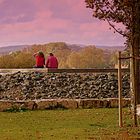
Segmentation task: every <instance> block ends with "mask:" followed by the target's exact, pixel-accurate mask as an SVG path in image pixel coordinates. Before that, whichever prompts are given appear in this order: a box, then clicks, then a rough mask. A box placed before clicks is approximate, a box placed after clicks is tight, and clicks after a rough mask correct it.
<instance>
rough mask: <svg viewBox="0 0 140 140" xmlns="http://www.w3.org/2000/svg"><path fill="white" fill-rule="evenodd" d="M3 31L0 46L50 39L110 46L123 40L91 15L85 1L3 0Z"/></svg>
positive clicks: (0, 9)
mask: <svg viewBox="0 0 140 140" xmlns="http://www.w3.org/2000/svg"><path fill="white" fill-rule="evenodd" d="M5 9H6V10H5ZM0 30H1V31H0V38H1V42H0V45H1V46H2V45H7V44H14V43H15V44H28V43H30V44H31V43H32V44H34V43H40V42H41V43H43V42H44V43H46V42H51V41H65V42H69V43H78V44H79V43H87V44H91V43H92V44H103V43H104V44H109V45H110V44H111V45H112V44H119V45H120V44H123V42H124V40H123V38H122V37H120V36H119V35H118V34H113V31H110V30H109V26H108V24H107V23H105V22H102V21H99V20H97V19H94V18H93V17H92V11H91V10H89V9H86V7H85V3H84V0H83V1H82V0H75V1H72V0H59V1H56V0H22V1H19V0H10V1H9V0H3V1H0Z"/></svg>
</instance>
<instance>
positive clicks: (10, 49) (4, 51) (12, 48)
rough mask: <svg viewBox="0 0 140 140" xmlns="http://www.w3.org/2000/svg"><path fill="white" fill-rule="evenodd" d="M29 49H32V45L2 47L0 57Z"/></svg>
mask: <svg viewBox="0 0 140 140" xmlns="http://www.w3.org/2000/svg"><path fill="white" fill-rule="evenodd" d="M28 47H30V45H16V46H6V47H0V55H3V54H8V53H10V52H15V51H20V50H22V49H24V48H28Z"/></svg>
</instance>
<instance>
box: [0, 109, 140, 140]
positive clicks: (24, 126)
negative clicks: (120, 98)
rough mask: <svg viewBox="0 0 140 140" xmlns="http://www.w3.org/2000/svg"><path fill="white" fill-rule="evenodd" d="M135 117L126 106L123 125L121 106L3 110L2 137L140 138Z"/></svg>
mask: <svg viewBox="0 0 140 140" xmlns="http://www.w3.org/2000/svg"><path fill="white" fill-rule="evenodd" d="M131 118H132V115H131V114H130V111H129V110H128V109H123V120H124V122H123V123H124V127H123V128H119V127H118V109H106V108H102V109H77V110H61V109H59V110H44V111H20V112H0V140H98V139H99V140H109V139H110V140H132V139H133V140H134V138H137V140H138V139H139V140H140V137H139V135H140V127H137V128H135V127H133V126H132V123H133V120H132V119H131Z"/></svg>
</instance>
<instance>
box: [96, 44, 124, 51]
mask: <svg viewBox="0 0 140 140" xmlns="http://www.w3.org/2000/svg"><path fill="white" fill-rule="evenodd" d="M96 47H97V48H100V49H103V50H109V51H123V50H125V47H124V46H98V45H97V46H96Z"/></svg>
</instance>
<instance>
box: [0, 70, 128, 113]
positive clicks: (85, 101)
mask: <svg viewBox="0 0 140 140" xmlns="http://www.w3.org/2000/svg"><path fill="white" fill-rule="evenodd" d="M122 81H123V86H122V87H123V89H122V94H123V98H125V99H124V101H123V102H124V103H123V106H128V105H129V104H130V93H129V91H130V85H129V75H128V74H124V75H123V76H122ZM117 98H118V80H117V75H116V74H113V73H107V74H93V73H45V72H42V73H41V72H37V71H36V72H17V73H13V74H6V75H0V111H2V110H6V109H7V108H14V107H15V108H16V107H19V108H21V107H23V108H27V109H47V108H48V109H51V108H59V107H60V108H74V109H75V108H93V107H117V106H118V99H117Z"/></svg>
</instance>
